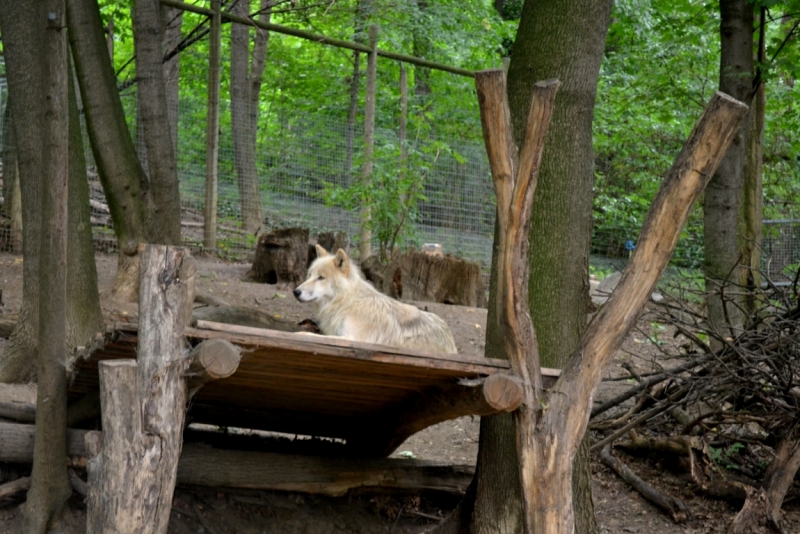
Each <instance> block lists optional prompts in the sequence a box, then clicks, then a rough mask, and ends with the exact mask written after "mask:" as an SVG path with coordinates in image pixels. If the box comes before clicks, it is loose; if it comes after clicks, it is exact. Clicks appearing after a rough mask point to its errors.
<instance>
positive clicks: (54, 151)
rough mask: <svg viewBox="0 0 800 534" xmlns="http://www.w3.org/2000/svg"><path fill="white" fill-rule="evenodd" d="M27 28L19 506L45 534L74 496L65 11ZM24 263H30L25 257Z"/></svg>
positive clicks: (28, 525)
mask: <svg viewBox="0 0 800 534" xmlns="http://www.w3.org/2000/svg"><path fill="white" fill-rule="evenodd" d="M28 18H29V21H30V24H31V25H35V26H40V27H42V28H46V29H45V31H44V32H43V34H42V37H43V38H44V42H43V43H42V44H41V48H40V51H41V52H43V55H42V56H41V62H42V63H43V69H44V74H45V76H44V80H45V86H44V87H43V89H44V91H45V94H44V96H45V99H43V100H41V101H40V102H39V105H40V106H41V107H42V108H44V114H43V118H44V121H43V122H42V123H41V124H25V125H21V128H30V129H32V130H39V131H40V132H42V134H43V136H44V139H43V143H42V144H43V148H44V153H43V154H42V159H43V160H44V164H43V166H42V167H43V171H44V173H43V175H42V180H41V182H40V184H41V188H42V196H41V199H42V205H41V211H40V217H41V219H42V225H41V229H42V236H41V237H42V238H41V240H40V242H38V243H37V245H39V246H40V247H41V250H40V253H39V262H40V270H39V272H40V275H41V277H42V278H41V281H40V290H41V295H42V296H43V297H44V296H46V298H40V299H39V325H38V326H39V357H38V360H39V361H38V387H37V395H36V441H35V443H34V453H33V471H32V474H31V489H30V490H29V491H28V498H27V504H26V507H25V521H24V528H25V532H28V533H38V532H41V533H44V532H46V531H47V530H48V529H49V527H50V526H51V525H52V523H53V522H54V521H55V520H56V519H57V518H58V517H59V516H60V514H61V511H62V508H63V506H64V503H65V502H66V500H67V499H68V498H69V496H70V495H72V488H71V486H70V483H69V478H68V477H67V470H66V469H65V465H64V457H65V456H66V454H67V370H66V364H67V182H68V176H69V110H68V104H67V102H68V93H69V90H68V79H69V68H68V63H67V36H66V33H67V31H66V24H65V22H66V8H65V6H64V0H49V1H47V2H43V3H42V4H41V7H40V8H39V9H38V10H36V11H35V12H34V13H30V14H29V15H28ZM29 261H30V259H29Z"/></svg>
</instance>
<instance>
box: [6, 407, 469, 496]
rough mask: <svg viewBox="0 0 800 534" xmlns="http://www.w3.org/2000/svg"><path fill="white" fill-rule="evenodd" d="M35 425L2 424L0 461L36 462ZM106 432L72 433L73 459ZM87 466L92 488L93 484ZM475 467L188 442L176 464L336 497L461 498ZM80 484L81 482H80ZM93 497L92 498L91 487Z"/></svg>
mask: <svg viewBox="0 0 800 534" xmlns="http://www.w3.org/2000/svg"><path fill="white" fill-rule="evenodd" d="M33 440H34V426H33V425H20V424H14V423H0V462H14V463H31V462H32V461H33ZM103 441H104V440H103V434H102V433H101V432H96V431H87V430H72V429H70V430H69V431H68V442H67V452H68V454H70V455H71V456H79V457H83V456H88V457H95V456H96V455H97V454H98V453H99V451H100V450H102V447H103ZM94 466H96V462H89V474H90V480H89V484H90V488H91V487H92V483H93V480H94V479H93V473H92V468H93V467H94ZM474 474H475V467H474V466H472V465H450V464H444V463H440V462H428V461H423V460H406V459H396V458H388V459H370V458H331V457H322V456H303V455H293V454H280V453H270V452H256V451H236V450H229V449H214V448H212V447H210V446H208V445H201V444H198V443H187V444H185V445H184V447H183V450H182V452H181V457H180V461H179V463H178V474H177V478H178V484H181V485H186V486H205V487H215V488H220V487H226V488H249V489H259V490H274V491H297V492H303V493H314V494H321V495H331V496H338V495H343V494H345V493H347V492H348V491H349V490H353V489H358V488H383V489H397V490H403V491H412V492H417V491H440V492H445V493H453V494H458V495H461V494H463V493H464V492H465V491H466V489H467V486H468V485H469V483H470V481H471V480H472V476H473V475H474ZM76 484H77V483H76ZM89 492H90V498H97V497H96V496H94V497H92V494H91V489H90V490H89Z"/></svg>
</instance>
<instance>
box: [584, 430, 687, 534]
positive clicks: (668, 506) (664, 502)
mask: <svg viewBox="0 0 800 534" xmlns="http://www.w3.org/2000/svg"><path fill="white" fill-rule="evenodd" d="M600 460H601V461H602V462H603V464H605V465H606V466H608V467H609V468H611V470H612V471H614V472H615V473H616V474H617V475H618V476H619V477H620V478H621V479H622V480H624V481H625V482H627V483H628V484H630V486H631V487H632V488H634V489H635V490H636V491H638V492H639V494H640V495H641V496H642V497H644V498H645V499H647V500H648V501H650V502H651V503H653V504H655V505H656V506H658V507H659V508H660V509H661V510H663V511H665V512H667V513H668V514H669V515H670V517H672V520H673V521H675V522H676V523H683V522H684V521H686V520H687V519H691V518H692V513H691V512H690V511H689V508H688V507H687V506H686V504H684V503H683V501H681V500H680V499H678V498H676V497H672V496H670V495H665V494H662V493H660V492H659V491H658V490H656V489H655V488H654V487H653V486H651V485H650V484H648V483H647V482H645V481H644V480H642V479H641V478H640V477H639V476H638V475H637V474H636V473H634V472H633V470H631V468H630V467H628V466H627V465H625V464H624V463H623V462H621V461H620V460H619V459H617V458H614V456H612V455H611V445H606V446H604V447H603V449H602V450H601V451H600Z"/></svg>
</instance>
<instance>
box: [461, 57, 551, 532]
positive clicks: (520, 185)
mask: <svg viewBox="0 0 800 534" xmlns="http://www.w3.org/2000/svg"><path fill="white" fill-rule="evenodd" d="M475 85H476V87H477V89H478V102H479V106H480V111H481V123H482V125H483V137H484V142H485V144H486V152H487V153H488V156H489V166H490V168H491V171H492V180H493V181H494V188H495V193H496V196H497V222H498V227H499V228H498V234H497V235H498V236H499V239H500V243H499V246H498V247H497V254H498V261H497V272H498V280H497V295H495V301H494V303H490V304H489V305H490V306H492V305H494V306H497V314H496V317H497V319H498V321H499V325H498V328H499V331H500V338H501V339H502V340H503V344H504V351H505V354H506V356H508V359H509V361H510V363H511V368H512V369H513V370H514V373H515V374H516V375H517V376H518V377H519V378H520V379H521V380H522V385H523V394H522V404H521V405H520V407H519V409H518V410H517V411H516V412H515V422H516V426H517V454H518V455H519V464H520V476H521V478H520V480H521V483H522V497H523V509H524V513H525V516H526V528H527V529H528V532H533V530H532V519H533V515H534V507H535V503H534V502H533V498H534V496H535V494H534V489H535V488H536V486H537V484H536V479H535V476H536V474H537V472H536V471H537V470H536V469H535V468H534V466H535V463H536V458H535V455H536V453H537V451H536V443H535V441H534V437H535V432H536V428H535V424H536V421H537V419H538V414H539V406H540V405H539V400H540V397H541V396H542V376H541V369H540V366H539V351H538V348H537V345H536V332H535V331H534V328H533V322H532V321H531V317H530V312H529V308H528V229H529V228H530V217H531V208H532V205H533V194H534V192H535V191H536V184H537V181H538V177H539V165H540V163H541V160H542V151H543V149H544V140H545V135H546V133H547V128H548V126H549V125H550V119H551V117H552V115H553V106H554V103H555V97H556V92H557V91H558V88H559V86H560V85H561V82H559V81H558V80H549V81H545V82H539V83H537V84H536V85H535V86H534V89H533V99H532V102H531V107H530V110H529V112H528V121H527V124H526V127H525V134H524V139H523V140H522V148H521V149H520V150H519V152H517V148H516V145H515V143H514V137H513V131H512V125H511V113H510V111H509V107H508V100H507V98H506V74H505V71H504V70H502V69H492V70H487V71H482V72H478V73H476V74H475ZM540 483H541V481H540Z"/></svg>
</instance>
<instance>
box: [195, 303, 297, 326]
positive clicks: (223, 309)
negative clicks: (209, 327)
mask: <svg viewBox="0 0 800 534" xmlns="http://www.w3.org/2000/svg"><path fill="white" fill-rule="evenodd" d="M197 321H211V322H214V323H225V324H235V325H240V326H252V327H253V328H266V329H268V330H279V331H281V332H300V331H301V330H302V328H301V326H300V325H298V324H296V323H293V322H292V321H287V320H285V319H277V318H275V317H273V316H272V315H270V314H268V313H265V312H263V311H261V310H257V309H255V308H246V307H244V306H219V307H214V306H208V307H205V308H196V309H195V310H194V311H193V312H192V322H193V323H194V324H197Z"/></svg>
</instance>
